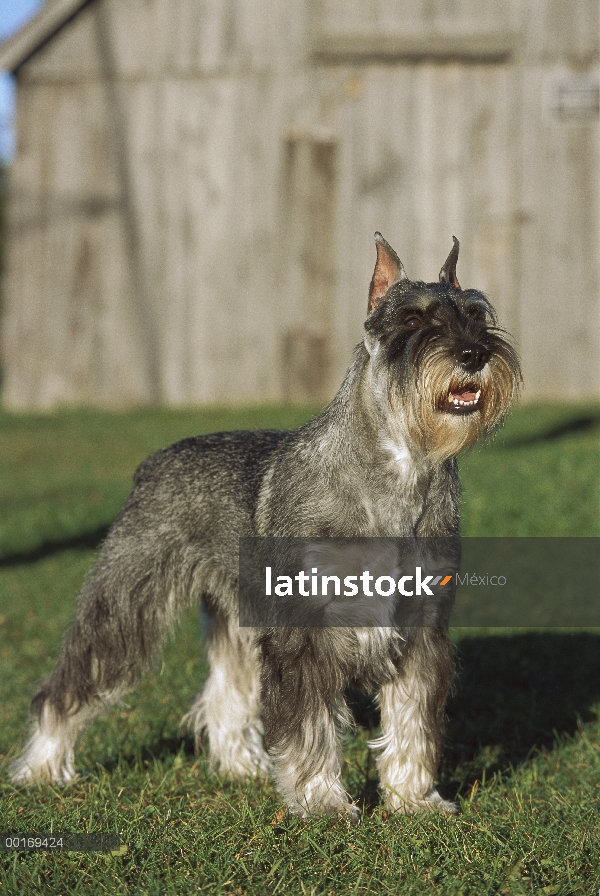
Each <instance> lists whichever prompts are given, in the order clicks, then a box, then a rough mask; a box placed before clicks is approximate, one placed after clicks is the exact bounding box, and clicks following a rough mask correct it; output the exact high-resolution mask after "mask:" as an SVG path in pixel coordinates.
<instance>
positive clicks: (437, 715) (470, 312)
mask: <svg viewBox="0 0 600 896" xmlns="http://www.w3.org/2000/svg"><path fill="white" fill-rule="evenodd" d="M453 241H454V242H453V248H452V250H451V252H450V254H449V255H448V258H447V259H446V261H445V263H444V265H443V267H442V269H441V271H440V275H439V281H437V282H433V283H424V282H421V281H411V280H409V278H408V277H407V275H406V272H405V270H404V267H403V265H402V263H401V261H400V259H399V258H398V256H397V255H396V253H395V251H394V250H393V249H392V248H391V246H390V245H389V244H388V243H387V242H386V241H385V240H384V238H383V237H382V236H381V234H379V233H376V234H375V242H376V249H377V260H376V264H375V270H374V273H373V277H372V280H371V284H370V289H369V298H368V308H367V312H368V315H367V319H366V322H365V328H364V329H365V332H364V339H363V340H362V342H361V343H359V345H358V346H357V347H356V349H355V353H354V361H353V363H352V365H351V367H350V369H349V371H348V373H347V375H346V378H345V380H344V382H343V384H342V386H341V388H340V390H339V392H338V393H337V395H336V396H335V398H334V399H333V401H332V402H331V404H330V405H329V406H328V407H326V408H325V410H324V411H323V412H322V413H321V414H319V415H318V416H317V417H316V418H315V419H313V420H312V421H311V422H309V423H307V424H306V425H305V426H303V427H301V428H300V429H299V430H297V431H294V432H283V431H256V432H225V433H217V434H213V435H207V436H201V437H198V438H188V439H184V440H183V441H181V442H178V443H177V444H175V445H172V446H171V447H169V448H166V449H165V450H162V451H159V452H158V453H156V454H154V455H153V456H151V457H150V458H149V459H148V460H146V461H145V462H143V463H142V464H141V466H140V467H139V468H138V470H137V471H136V473H135V476H134V488H133V491H132V492H131V494H130V495H129V497H128V499H127V501H126V503H125V505H124V507H123V508H122V510H121V511H120V512H119V514H118V516H117V518H116V520H115V522H114V524H113V526H112V528H111V529H110V531H109V533H108V535H107V537H106V540H105V542H104V544H103V546H102V550H101V553H100V557H99V559H98V562H97V565H96V567H95V569H94V571H93V573H92V575H91V576H90V578H89V580H88V581H87V582H86V583H85V585H84V586H83V589H82V591H81V594H80V597H79V602H78V605H77V610H76V615H75V620H74V622H73V624H72V626H71V628H70V630H69V631H68V632H67V634H66V636H65V639H64V643H63V646H62V651H61V654H60V657H59V659H58V662H57V665H56V667H55V669H54V671H53V672H52V673H51V675H50V677H49V678H48V680H47V681H46V683H45V684H44V685H43V686H42V687H41V689H40V690H39V692H38V693H37V694H36V696H35V697H34V699H33V701H32V704H31V710H32V716H33V718H34V720H35V721H34V730H33V734H32V737H31V739H30V740H29V742H28V744H27V746H26V747H25V749H24V751H23V752H22V754H21V756H20V757H19V758H18V759H17V760H16V762H15V763H14V764H13V766H12V778H13V781H14V782H15V783H17V784H26V783H29V782H35V781H38V780H40V779H46V780H49V781H52V782H55V783H57V784H66V783H68V782H69V781H71V780H72V779H73V777H74V776H75V769H74V749H75V745H76V742H77V740H78V738H79V737H80V735H81V734H82V732H83V731H84V729H85V728H86V726H87V725H88V724H89V723H90V721H91V720H92V719H93V718H94V717H95V716H97V715H98V714H99V713H100V712H102V711H104V710H105V709H107V708H108V707H110V705H111V704H114V703H116V702H117V701H119V700H120V699H121V698H122V697H123V695H124V694H125V693H126V691H128V690H129V689H130V688H132V687H133V686H134V685H135V684H136V683H137V682H138V681H139V679H140V678H141V676H142V675H143V674H144V673H145V672H147V671H148V669H149V668H150V667H151V666H152V664H153V662H154V661H155V659H156V657H157V655H158V653H159V651H160V649H161V646H162V644H163V642H164V640H165V636H166V634H167V632H168V631H169V629H170V628H171V626H172V625H173V623H174V622H175V620H176V618H177V616H178V614H179V613H180V611H181V610H183V608H184V607H186V606H187V605H188V604H189V603H190V601H194V600H197V599H198V598H201V599H202V601H203V606H204V608H205V611H206V614H207V615H208V617H209V620H210V632H209V635H208V649H207V651H208V659H209V664H210V674H209V677H208V679H207V681H206V684H205V686H204V688H203V690H202V691H201V692H200V693H199V694H198V696H197V697H196V699H195V701H194V704H193V706H192V708H191V710H190V712H189V713H188V715H187V716H186V721H187V723H188V724H189V725H190V726H191V728H192V730H193V732H194V734H195V737H196V739H197V740H200V738H203V737H205V738H207V740H208V746H209V755H210V762H211V766H212V767H213V769H215V770H216V771H218V772H219V773H220V774H223V775H227V776H231V777H234V778H242V777H244V776H247V775H256V774H259V775H263V774H264V775H267V774H270V775H272V776H273V778H274V781H275V784H276V786H277V789H278V792H279V794H280V796H281V798H282V800H283V801H284V802H285V804H286V805H287V807H288V809H289V810H290V811H291V812H292V813H296V814H299V815H301V816H306V815H310V814H314V813H322V812H325V813H341V814H343V815H345V816H346V817H347V818H348V819H349V820H350V821H356V820H357V818H358V810H357V808H356V807H355V806H354V804H353V803H352V802H351V800H350V797H349V795H348V794H347V793H346V791H345V789H344V787H343V784H342V780H341V765H342V752H341V746H340V734H341V732H342V731H343V730H344V729H346V728H347V727H348V726H349V725H350V724H351V722H352V719H351V715H350V712H349V710H348V707H347V705H346V701H345V699H344V693H345V689H346V688H347V686H348V685H352V686H354V687H360V688H363V689H366V690H369V691H371V690H376V691H377V700H378V704H379V707H380V710H381V728H382V734H381V737H379V738H378V739H377V740H376V741H373V742H372V743H371V744H370V746H372V747H373V748H374V749H377V750H378V759H377V766H378V772H379V778H380V787H381V791H382V799H383V803H384V805H385V807H386V808H387V809H388V810H389V811H392V812H400V813H413V812H417V811H422V810H433V811H439V812H445V813H455V812H456V811H457V809H456V806H455V805H454V803H451V802H449V801H447V800H444V799H443V798H442V797H441V796H440V795H439V793H438V792H437V791H436V789H435V788H434V783H435V777H436V773H437V769H438V765H439V760H440V752H441V728H442V721H443V713H444V705H445V700H446V696H447V691H448V688H449V685H450V683H451V679H452V676H453V660H452V650H451V646H450V643H449V640H448V637H447V633H446V629H445V627H444V626H441V625H423V626H421V627H416V628H414V629H413V630H412V635H411V637H407V636H406V633H405V632H403V631H402V630H401V628H399V627H394V626H381V625H377V626H373V627H371V628H369V627H351V626H347V627H344V626H340V625H336V626H329V627H328V626H321V627H319V628H311V627H301V626H288V627H286V626H273V627H270V628H269V627H267V628H263V629H259V630H255V629H252V628H245V627H241V626H240V625H239V616H238V603H237V589H238V569H239V568H238V558H239V544H240V539H244V538H246V537H255V538H256V537H257V538H264V537H270V538H276V539H278V538H309V539H310V538H325V539H328V538H348V537H361V538H372V537H385V538H388V537H394V538H405V537H409V538H416V539H418V538H424V539H428V538H448V537H449V538H457V537H458V534H459V499H460V484H459V479H458V474H457V462H456V455H457V453H458V452H459V451H460V450H461V449H463V448H465V447H467V446H469V445H472V444H473V443H474V442H475V441H476V440H477V439H479V438H481V437H485V436H487V435H489V434H490V433H492V432H493V430H494V429H495V428H496V427H497V426H498V425H499V424H500V423H501V421H502V420H503V418H504V417H505V415H506V413H507V411H508V410H509V408H510V406H511V404H512V403H513V401H514V399H515V397H516V395H517V393H518V391H519V388H520V384H521V373H520V368H519V361H518V358H517V355H516V353H515V351H514V349H513V347H512V346H511V344H510V343H509V341H508V339H507V336H506V334H505V332H504V331H503V330H501V329H500V328H499V327H498V324H497V320H496V315H495V312H494V310H493V308H492V305H491V304H490V302H489V300H488V299H487V298H486V297H485V295H484V294H483V293H481V292H479V291H477V290H474V289H467V290H463V289H461V287H460V284H459V282H458V279H457V276H456V265H457V259H458V251H459V243H458V240H456V238H453Z"/></svg>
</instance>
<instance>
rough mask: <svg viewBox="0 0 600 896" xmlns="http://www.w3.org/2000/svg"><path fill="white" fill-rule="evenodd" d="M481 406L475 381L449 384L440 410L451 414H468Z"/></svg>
mask: <svg viewBox="0 0 600 896" xmlns="http://www.w3.org/2000/svg"><path fill="white" fill-rule="evenodd" d="M480 406H481V389H480V388H478V386H477V385H475V383H469V384H468V385H466V386H451V387H450V389H449V390H448V395H447V396H446V398H445V399H444V400H443V401H442V403H441V407H440V410H442V411H449V412H450V413H453V414H470V413H472V412H473V411H476V410H478V409H479V407H480Z"/></svg>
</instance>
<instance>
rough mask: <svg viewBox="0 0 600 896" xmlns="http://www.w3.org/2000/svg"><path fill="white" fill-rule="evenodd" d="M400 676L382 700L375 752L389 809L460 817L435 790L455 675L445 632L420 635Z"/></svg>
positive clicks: (382, 692) (427, 631) (425, 630)
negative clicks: (444, 720) (448, 698)
mask: <svg viewBox="0 0 600 896" xmlns="http://www.w3.org/2000/svg"><path fill="white" fill-rule="evenodd" d="M414 638H415V639H414V641H413V643H412V644H411V645H410V647H409V649H408V651H407V655H406V657H405V660H404V664H403V666H402V668H401V670H400V673H399V675H398V676H397V677H396V678H394V679H393V680H392V681H390V682H388V683H387V684H384V685H383V687H382V688H381V690H380V692H379V696H378V700H379V705H380V708H381V729H382V734H381V737H380V738H378V739H377V740H374V741H371V743H370V744H369V746H370V747H372V748H374V749H381V751H382V752H381V753H380V755H379V756H378V758H377V767H378V770H379V780H380V785H381V789H382V791H383V794H384V803H385V807H386V808H387V809H389V810H391V811H392V812H400V813H403V814H407V815H409V814H412V813H414V812H420V811H424V810H425V811H427V810H429V811H436V812H444V813H447V814H451V815H454V814H456V812H457V811H458V810H457V807H456V805H455V804H454V803H451V802H449V801H447V800H444V799H442V797H441V796H440V795H439V793H438V792H437V790H435V789H434V786H433V784H434V779H435V776H436V774H437V769H438V765H439V761H440V753H441V723H442V717H443V711H444V703H445V700H446V695H447V691H448V687H449V685H450V681H451V679H452V674H453V664H452V653H451V646H450V644H449V642H448V640H447V638H446V635H445V633H444V632H442V631H441V630H439V629H434V628H421V629H417V630H416V634H415V636H414Z"/></svg>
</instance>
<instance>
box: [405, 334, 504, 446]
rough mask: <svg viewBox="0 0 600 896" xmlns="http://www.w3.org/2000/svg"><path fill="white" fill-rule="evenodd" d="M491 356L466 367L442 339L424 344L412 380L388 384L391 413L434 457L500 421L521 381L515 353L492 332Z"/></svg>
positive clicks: (470, 441)
mask: <svg viewBox="0 0 600 896" xmlns="http://www.w3.org/2000/svg"><path fill="white" fill-rule="evenodd" d="M494 341H495V345H494V350H493V352H492V355H491V357H490V360H489V361H488V363H487V364H486V365H485V367H484V368H483V369H482V370H479V371H476V372H475V373H469V372H468V371H467V370H465V369H464V368H463V367H461V366H460V365H459V364H457V363H456V360H455V358H454V356H453V354H450V353H449V352H448V350H447V349H446V348H444V347H442V346H441V345H438V346H436V345H434V346H429V347H428V348H427V351H426V352H424V353H423V354H422V356H421V357H420V358H419V359H418V362H417V364H416V365H415V366H414V367H413V373H414V375H413V376H412V377H411V382H409V383H405V384H404V387H402V386H400V387H398V386H396V387H393V386H392V388H390V390H389V393H388V394H389V400H390V404H391V406H392V411H393V413H394V416H397V417H398V418H399V419H402V421H403V425H404V427H405V428H406V432H407V434H408V436H409V438H410V439H411V440H412V441H413V442H414V443H415V445H416V447H417V448H418V450H419V451H420V452H421V453H423V454H424V455H426V456H427V458H428V459H429V460H430V461H432V462H433V463H440V462H442V461H443V460H445V459H447V458H449V457H453V456H454V455H456V454H458V452H459V451H461V450H462V449H463V448H466V447H468V446H469V445H472V444H473V443H474V442H476V441H477V439H479V438H482V437H485V436H487V435H489V434H491V433H492V432H493V430H494V429H495V428H496V427H497V426H498V425H499V424H500V423H501V422H502V420H503V419H504V417H505V415H506V413H507V412H508V410H509V408H510V406H511V404H512V403H513V401H514V400H515V398H516V396H517V393H518V391H519V386H520V383H521V373H520V368H519V362H518V359H517V356H516V354H515V352H514V350H513V349H512V347H511V346H510V345H509V344H508V343H507V342H505V341H504V340H503V339H501V338H500V337H496V339H495V340H494Z"/></svg>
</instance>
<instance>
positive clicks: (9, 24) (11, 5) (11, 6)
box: [0, 0, 43, 162]
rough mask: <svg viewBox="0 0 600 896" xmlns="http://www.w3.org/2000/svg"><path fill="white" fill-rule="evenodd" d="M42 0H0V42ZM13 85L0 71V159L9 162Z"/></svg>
mask: <svg viewBox="0 0 600 896" xmlns="http://www.w3.org/2000/svg"><path fill="white" fill-rule="evenodd" d="M42 3H43V0H0V43H1V42H2V41H5V40H7V38H9V37H11V36H12V35H13V34H14V33H15V32H16V31H18V30H19V28H22V27H23V25H24V24H25V22H27V21H28V20H29V19H30V18H31V17H32V16H33V15H35V13H36V12H37V11H38V10H39V8H40V7H41V6H42ZM13 117H14V85H13V79H12V78H11V76H10V75H9V74H7V72H0V161H4V162H9V161H10V159H11V158H12V155H13V152H14V133H13Z"/></svg>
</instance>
